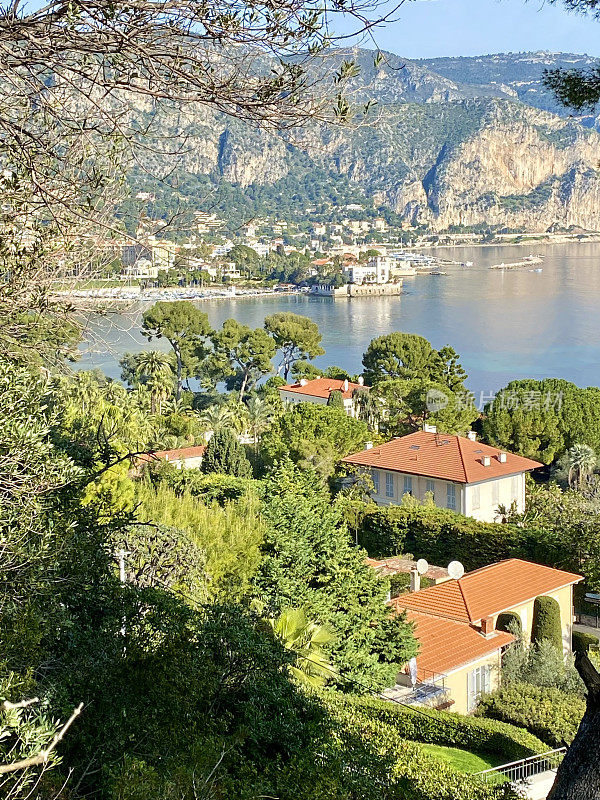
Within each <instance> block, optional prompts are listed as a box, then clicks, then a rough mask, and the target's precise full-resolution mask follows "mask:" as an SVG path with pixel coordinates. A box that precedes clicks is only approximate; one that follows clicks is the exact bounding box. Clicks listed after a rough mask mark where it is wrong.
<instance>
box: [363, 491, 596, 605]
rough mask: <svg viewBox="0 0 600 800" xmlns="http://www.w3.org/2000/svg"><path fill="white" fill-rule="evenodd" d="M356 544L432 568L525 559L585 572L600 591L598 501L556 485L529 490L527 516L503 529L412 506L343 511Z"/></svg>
mask: <svg viewBox="0 0 600 800" xmlns="http://www.w3.org/2000/svg"><path fill="white" fill-rule="evenodd" d="M348 515H349V517H348V519H349V523H350V522H351V524H352V525H353V528H355V529H356V528H357V537H358V541H359V543H360V544H361V545H362V546H363V547H364V548H365V549H366V550H367V551H368V552H369V554H370V555H373V556H389V555H394V554H397V553H414V555H415V557H416V558H426V559H427V560H428V561H430V563H434V564H442V565H443V564H447V563H448V562H449V561H451V560H452V559H455V558H456V559H458V560H459V561H462V562H463V564H464V565H465V567H466V569H467V570H470V569H477V568H478V567H483V566H485V565H486V564H491V563H494V562H495V561H500V560H502V559H504V558H524V559H526V560H529V561H535V562H538V563H541V564H547V565H548V566H551V567H557V568H559V569H566V570H570V571H572V572H575V573H578V574H582V575H584V576H585V578H586V585H587V586H588V587H589V588H590V589H591V588H600V558H599V557H600V521H599V518H598V514H597V508H596V506H595V503H593V502H592V501H589V500H587V499H585V498H584V497H582V496H581V495H580V494H579V493H578V492H575V491H566V492H563V491H561V490H560V489H559V487H558V486H556V485H555V484H550V485H541V486H535V485H529V488H528V496H527V512H526V514H525V515H524V516H523V515H518V514H509V515H508V517H509V522H508V523H507V524H503V525H500V524H497V523H486V522H478V521H477V520H475V519H472V518H471V517H465V516H463V515H461V514H457V513H456V512H454V511H450V510H448V509H443V508H437V507H435V506H433V505H428V504H424V505H420V504H419V503H417V502H415V501H412V502H410V503H408V504H403V505H401V506H390V507H386V508H380V507H377V506H375V505H374V504H372V503H371V504H369V503H361V502H356V503H355V504H353V506H352V508H351V509H348Z"/></svg>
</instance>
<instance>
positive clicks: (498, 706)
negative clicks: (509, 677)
mask: <svg viewBox="0 0 600 800" xmlns="http://www.w3.org/2000/svg"><path fill="white" fill-rule="evenodd" d="M584 711H585V700H583V699H582V698H581V697H579V696H578V695H574V694H567V693H566V692H563V691H561V690H560V689H555V688H552V687H541V686H533V685H531V684H529V683H517V684H510V685H508V686H502V687H501V688H500V689H498V690H497V691H495V692H494V693H493V694H490V695H484V696H483V697H482V698H481V699H480V701H479V704H478V706H477V714H478V715H480V716H484V717H489V718H492V719H497V720H501V721H502V722H509V723H510V724H511V725H516V726H518V727H519V728H526V729H527V730H528V731H529V732H530V733H532V734H534V735H535V736H538V737H539V738H540V739H542V741H544V742H546V743H547V744H548V746H549V747H562V746H563V745H565V744H570V743H571V742H572V741H573V739H574V737H575V734H576V733H577V728H578V727H579V723H580V722H581V718H582V717H583V714H584Z"/></svg>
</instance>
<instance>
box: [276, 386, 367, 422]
mask: <svg viewBox="0 0 600 800" xmlns="http://www.w3.org/2000/svg"><path fill="white" fill-rule="evenodd" d="M369 388H370V387H369V386H365V385H364V383H363V379H362V378H359V381H358V383H353V382H352V381H348V380H338V379H336V378H314V379H313V380H311V381H308V380H306V379H304V378H302V380H300V381H298V383H291V384H288V385H286V386H280V387H279V396H280V397H281V399H282V400H283V402H284V403H286V404H295V403H315V404H317V405H322V406H326V405H327V403H328V401H329V398H330V396H331V394H332V392H341V393H342V398H343V401H344V409H345V410H346V414H348V416H350V417H354V416H356V402H355V392H357V391H360V390H366V391H368V390H369Z"/></svg>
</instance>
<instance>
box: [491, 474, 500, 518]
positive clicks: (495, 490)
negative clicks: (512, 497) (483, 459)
mask: <svg viewBox="0 0 600 800" xmlns="http://www.w3.org/2000/svg"><path fill="white" fill-rule="evenodd" d="M499 504H500V481H492V505H493V506H494V511H495V510H496V508H497V507H498V505H499Z"/></svg>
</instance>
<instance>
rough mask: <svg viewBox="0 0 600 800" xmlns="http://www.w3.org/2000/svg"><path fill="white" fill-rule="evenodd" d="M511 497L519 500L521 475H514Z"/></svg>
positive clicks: (511, 484)
mask: <svg viewBox="0 0 600 800" xmlns="http://www.w3.org/2000/svg"><path fill="white" fill-rule="evenodd" d="M510 494H511V499H512V500H516V501H517V503H518V502H519V476H518V475H513V476H512V478H511V481H510Z"/></svg>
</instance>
